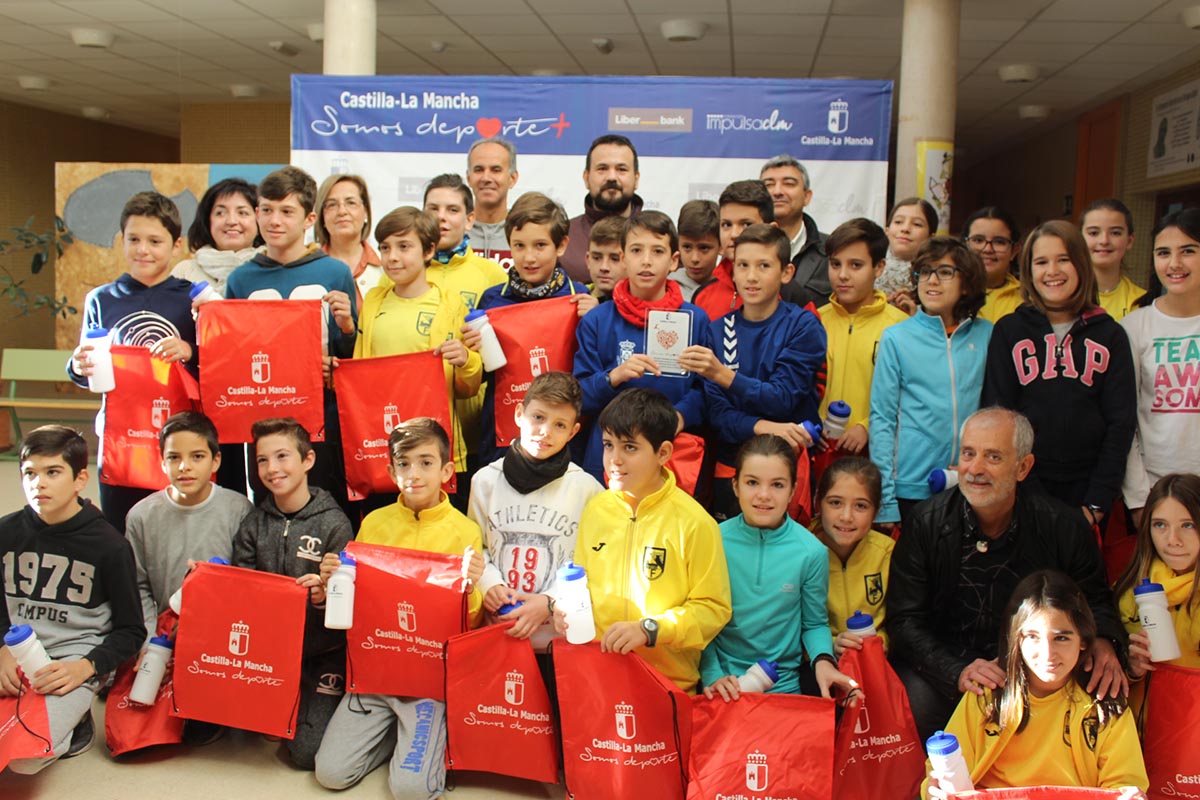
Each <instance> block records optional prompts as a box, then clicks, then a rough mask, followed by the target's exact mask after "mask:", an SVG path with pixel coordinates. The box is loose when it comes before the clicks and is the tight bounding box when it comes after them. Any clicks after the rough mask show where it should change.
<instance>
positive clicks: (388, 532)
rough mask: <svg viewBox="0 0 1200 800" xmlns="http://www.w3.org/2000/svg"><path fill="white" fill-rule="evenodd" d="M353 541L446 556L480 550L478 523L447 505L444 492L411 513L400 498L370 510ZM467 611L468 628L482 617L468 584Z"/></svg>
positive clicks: (476, 594) (478, 597) (476, 591)
mask: <svg viewBox="0 0 1200 800" xmlns="http://www.w3.org/2000/svg"><path fill="white" fill-rule="evenodd" d="M356 541H359V542H363V543H364V544H382V545H387V546H388V547H404V548H407V549H408V550H424V551H425V552H427V553H443V554H445V555H448V556H460V555H462V554H463V551H464V550H466V549H467V546H468V545H470V546H471V547H473V548H475V552H476V553H482V552H484V550H483V536H482V534H481V533H480V532H479V526H478V525H476V524H475V523H474V522H472V521H471V520H470V519H468V518H467V517H466V516H465V515H464V514H463V513H462V512H461V511H459V510H458V509H456V508H455V507H454V506H452V505H450V498H449V497H448V496H447V495H446V493H445V492H442V493H441V502H440V503H438V504H437V505H436V506H434V507H433V508H431V509H428V510H426V511H422V512H421V513H420V514H414V513H413V512H412V510H410V509H409V508H408V506H406V505H404V503H403V502H402V501H401V500H396V502H395V503H393V504H392V505H390V506H386V507H384V508H380V509H378V510H376V511H372V512H371V513H370V514H367V516H366V518H365V519H363V521H362V527H361V528H359V531H358V537H357V539H356ZM467 611H468V614H469V617H468V618H469V620H470V624H471V627H472V628H474V627H477V626H478V625H479V623H480V621H481V620H482V619H483V595H482V594H481V593H480V591H479V588H478V587H476V586H472V587H471V594H470V597H469V598H468V600H467Z"/></svg>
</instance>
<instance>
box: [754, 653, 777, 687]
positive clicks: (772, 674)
mask: <svg viewBox="0 0 1200 800" xmlns="http://www.w3.org/2000/svg"><path fill="white" fill-rule="evenodd" d="M757 664H758V668H759V669H761V670H762V671H763V672H764V673H766V676H767V677H768V678H770V679H771V682H772V683H779V665H778V664H776V663H775V662H774V661H767V660H766V659H765V658H760V659H759V660H758V661H757Z"/></svg>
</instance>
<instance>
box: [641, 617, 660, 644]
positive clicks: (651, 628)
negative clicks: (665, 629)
mask: <svg viewBox="0 0 1200 800" xmlns="http://www.w3.org/2000/svg"><path fill="white" fill-rule="evenodd" d="M642 633H644V634H646V647H654V643H655V642H657V641H658V623H657V622H655V621H654V620H652V619H650V618H649V617H646V618H645V619H644V620H642Z"/></svg>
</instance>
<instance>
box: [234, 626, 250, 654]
mask: <svg viewBox="0 0 1200 800" xmlns="http://www.w3.org/2000/svg"><path fill="white" fill-rule="evenodd" d="M229 652H230V653H232V654H233V655H235V656H244V655H246V653H248V652H250V626H249V625H247V624H246V623H244V622H242V621H241V620H239V621H237V622H235V623H233V625H232V626H230V628H229Z"/></svg>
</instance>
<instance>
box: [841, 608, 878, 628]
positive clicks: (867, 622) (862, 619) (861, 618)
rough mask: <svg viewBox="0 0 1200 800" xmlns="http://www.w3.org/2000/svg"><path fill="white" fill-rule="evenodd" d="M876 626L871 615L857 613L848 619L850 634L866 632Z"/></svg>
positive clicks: (847, 624)
mask: <svg viewBox="0 0 1200 800" xmlns="http://www.w3.org/2000/svg"><path fill="white" fill-rule="evenodd" d="M874 624H875V618H874V617H872V616H871V615H870V614H864V613H863V612H861V611H855V612H854V613H853V614H851V615H850V616H848V617H846V630H848V631H849V632H850V633H858V632H859V631H865V630H866V629H867V628H870V627H871V626H873V625H874Z"/></svg>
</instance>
